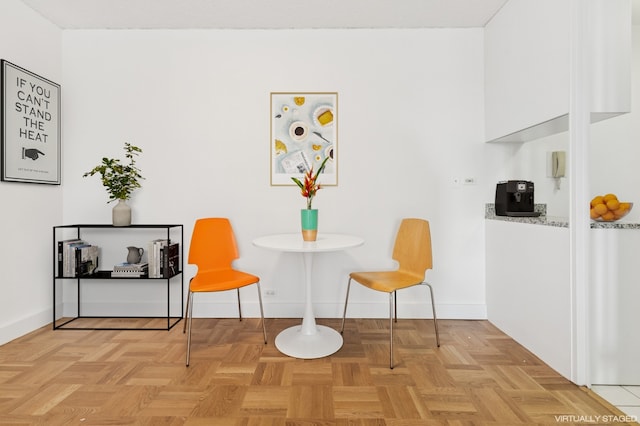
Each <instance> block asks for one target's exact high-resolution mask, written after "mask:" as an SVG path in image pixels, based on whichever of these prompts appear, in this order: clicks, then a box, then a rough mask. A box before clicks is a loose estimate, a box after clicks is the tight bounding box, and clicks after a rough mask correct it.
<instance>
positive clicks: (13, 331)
mask: <svg viewBox="0 0 640 426" xmlns="http://www.w3.org/2000/svg"><path fill="white" fill-rule="evenodd" d="M52 319H53V312H52V311H51V309H46V310H44V311H40V312H36V313H34V314H31V315H29V316H26V317H24V318H20V319H18V320H17V321H13V322H11V323H8V324H3V325H2V326H0V345H4V344H5V343H7V342H10V341H12V340H14V339H17V338H18V337H20V336H24V335H25V334H27V333H31V332H32V331H34V330H37V329H38V328H40V327H43V326H45V325H47V324H51V320H52Z"/></svg>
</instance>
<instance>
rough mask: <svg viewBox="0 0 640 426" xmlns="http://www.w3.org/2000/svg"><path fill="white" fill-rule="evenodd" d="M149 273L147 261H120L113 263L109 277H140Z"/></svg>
mask: <svg viewBox="0 0 640 426" xmlns="http://www.w3.org/2000/svg"><path fill="white" fill-rule="evenodd" d="M148 273H149V263H147V262H142V263H120V264H118V265H114V267H113V271H111V277H112V278H114V277H121V278H140V277H145V276H147V274H148Z"/></svg>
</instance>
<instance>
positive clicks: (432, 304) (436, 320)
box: [423, 282, 440, 347]
mask: <svg viewBox="0 0 640 426" xmlns="http://www.w3.org/2000/svg"><path fill="white" fill-rule="evenodd" d="M423 284H424V285H426V286H427V287H429V294H430V296H431V311H432V312H433V327H434V328H435V330H436V344H437V345H438V347H440V334H439V333H438V318H436V304H435V301H434V299H433V288H432V287H431V284H429V283H427V282H425V283H423Z"/></svg>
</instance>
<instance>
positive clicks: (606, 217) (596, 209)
mask: <svg viewBox="0 0 640 426" xmlns="http://www.w3.org/2000/svg"><path fill="white" fill-rule="evenodd" d="M632 208H633V203H629V202H626V201H619V200H618V197H617V196H616V194H607V195H597V196H595V197H593V199H592V200H591V205H590V212H589V215H590V216H591V219H593V220H596V221H599V222H615V221H616V220H620V219H622V218H623V217H625V216H626V215H628V214H629V212H630V211H631V209H632Z"/></svg>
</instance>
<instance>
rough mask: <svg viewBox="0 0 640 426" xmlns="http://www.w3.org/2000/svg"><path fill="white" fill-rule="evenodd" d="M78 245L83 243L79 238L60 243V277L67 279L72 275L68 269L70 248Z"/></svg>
mask: <svg viewBox="0 0 640 426" xmlns="http://www.w3.org/2000/svg"><path fill="white" fill-rule="evenodd" d="M77 243H83V241H82V240H81V239H79V238H70V239H67V240H61V241H58V277H67V276H69V275H70V273H69V271H68V269H67V268H68V262H69V260H68V259H69V258H68V256H69V246H70V245H71V244H77Z"/></svg>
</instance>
